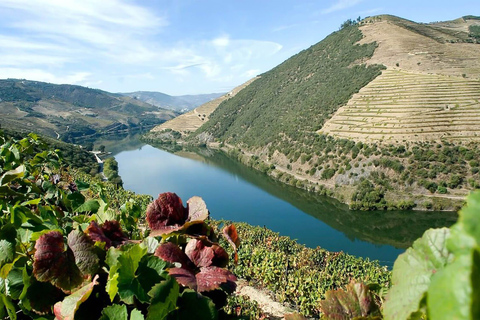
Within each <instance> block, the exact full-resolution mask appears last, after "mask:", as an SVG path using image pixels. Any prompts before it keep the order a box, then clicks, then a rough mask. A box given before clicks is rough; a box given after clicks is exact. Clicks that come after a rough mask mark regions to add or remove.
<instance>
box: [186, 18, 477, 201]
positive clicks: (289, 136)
mask: <svg viewBox="0 0 480 320" xmlns="http://www.w3.org/2000/svg"><path fill="white" fill-rule="evenodd" d="M350 22H352V23H349V24H344V25H343V26H346V27H343V28H342V29H341V30H339V31H337V32H334V33H332V34H331V35H329V36H328V37H326V38H325V39H324V40H322V41H321V42H319V43H317V44H315V45H313V46H312V47H310V48H308V49H306V50H304V51H302V52H300V53H298V54H297V55H295V56H293V57H291V58H290V59H288V60H286V61H285V62H284V63H282V64H280V65H279V66H277V67H275V68H274V69H272V70H270V71H268V72H266V73H264V74H262V75H260V77H259V78H258V79H257V80H256V81H254V82H252V83H251V84H250V85H249V86H247V87H245V88H244V89H242V90H241V91H240V92H238V94H237V95H236V96H234V97H232V98H231V99H228V100H226V101H224V102H222V103H221V104H220V105H219V107H218V108H217V109H216V110H215V111H214V112H213V113H212V114H211V115H210V117H209V119H208V121H206V122H205V124H204V125H203V126H202V127H200V128H199V129H198V130H197V131H196V132H195V133H194V134H192V135H190V136H189V137H188V138H187V141H189V142H190V143H196V144H204V143H206V144H208V145H210V146H216V147H222V148H224V149H226V150H227V151H229V153H230V155H231V156H232V157H235V158H238V159H239V160H240V161H242V162H244V163H246V164H247V165H250V166H252V167H254V168H257V169H259V170H261V171H264V172H266V173H268V174H270V175H272V176H274V177H276V178H277V179H278V180H281V181H283V182H286V183H288V184H292V185H295V186H297V187H300V188H305V189H309V190H315V191H316V192H320V193H322V194H329V195H333V196H334V197H336V198H338V199H340V200H342V201H344V202H347V203H350V205H351V207H352V208H356V209H386V208H389V209H391V208H399V209H406V208H412V207H416V208H427V209H428V208H432V207H433V206H435V209H450V210H454V209H456V208H458V207H459V206H460V204H461V202H462V201H463V199H464V197H465V195H466V194H467V193H468V191H469V190H471V189H473V188H477V186H480V177H479V175H478V172H479V164H478V162H477V161H476V159H478V158H479V157H480V150H479V148H478V141H480V135H477V134H476V131H477V129H476V127H478V124H477V120H479V121H480V118H478V117H477V114H478V112H479V110H480V104H479V101H480V93H479V92H478V90H476V89H477V88H478V86H479V85H480V82H479V80H478V79H480V45H479V44H476V43H475V42H476V40H475V37H474V34H472V30H474V31H475V30H476V26H478V25H479V23H480V22H479V21H478V20H477V19H473V18H471V17H464V18H460V19H457V20H454V21H447V22H436V23H431V24H420V23H415V22H413V21H409V20H405V19H401V18H398V17H394V16H389V15H384V16H377V17H371V18H366V19H364V20H362V21H360V22H358V23H356V22H355V21H350ZM392 75H394V76H395V77H392ZM377 79H378V80H377ZM439 81H440V82H441V83H440V84H439V85H436V84H435V83H436V82H439ZM446 86H447V87H448V88H447V87H446ZM449 86H457V87H458V90H455V89H453V87H452V88H450V87H449ZM449 88H450V89H449ZM394 89H395V90H394ZM365 90H368V91H365ZM459 94H461V95H459ZM359 108H360V109H359ZM448 117H449V119H447V118H448ZM350 118H351V119H350ZM439 119H441V121H440V120H439ZM353 120H354V121H353ZM422 123H423V124H425V126H422ZM385 130H387V131H388V134H386V133H385V132H387V131H385ZM433 204H434V205H433Z"/></svg>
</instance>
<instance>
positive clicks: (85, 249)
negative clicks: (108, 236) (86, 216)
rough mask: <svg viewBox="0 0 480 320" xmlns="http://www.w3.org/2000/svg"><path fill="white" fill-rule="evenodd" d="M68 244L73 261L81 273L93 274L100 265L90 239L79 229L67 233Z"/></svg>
mask: <svg viewBox="0 0 480 320" xmlns="http://www.w3.org/2000/svg"><path fill="white" fill-rule="evenodd" d="M68 246H69V247H70V248H71V249H72V252H73V255H74V257H75V262H76V264H77V266H78V268H79V269H80V271H81V272H82V274H83V275H93V274H95V273H96V272H97V270H98V268H99V265H100V258H99V257H98V255H97V254H96V252H95V251H96V250H95V246H94V244H93V242H92V240H91V239H90V238H89V237H88V236H87V235H85V234H84V233H83V232H81V231H79V230H73V231H72V232H70V234H69V235H68Z"/></svg>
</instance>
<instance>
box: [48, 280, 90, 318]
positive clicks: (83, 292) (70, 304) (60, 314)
mask: <svg viewBox="0 0 480 320" xmlns="http://www.w3.org/2000/svg"><path fill="white" fill-rule="evenodd" d="M97 280H98V275H96V276H95V278H93V281H92V282H91V283H89V284H87V285H85V286H83V287H82V288H80V289H78V290H77V291H75V292H74V293H72V294H71V295H69V296H67V297H66V298H65V299H63V301H61V302H57V303H56V304H55V306H54V307H53V312H54V314H55V317H56V319H58V320H73V319H74V317H75V313H76V312H77V310H78V308H79V307H80V305H81V304H82V303H83V302H85V301H86V300H87V299H88V297H90V294H91V293H92V291H93V287H94V286H95V285H97V284H98V282H97Z"/></svg>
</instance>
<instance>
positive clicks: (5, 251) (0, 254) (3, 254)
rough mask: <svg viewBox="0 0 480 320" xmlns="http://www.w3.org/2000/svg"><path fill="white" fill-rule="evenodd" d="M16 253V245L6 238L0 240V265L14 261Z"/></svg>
mask: <svg viewBox="0 0 480 320" xmlns="http://www.w3.org/2000/svg"><path fill="white" fill-rule="evenodd" d="M14 254H15V246H14V245H13V244H12V243H11V242H9V241H7V240H5V239H2V240H0V267H3V266H4V265H5V264H7V263H9V262H12V261H13V256H14Z"/></svg>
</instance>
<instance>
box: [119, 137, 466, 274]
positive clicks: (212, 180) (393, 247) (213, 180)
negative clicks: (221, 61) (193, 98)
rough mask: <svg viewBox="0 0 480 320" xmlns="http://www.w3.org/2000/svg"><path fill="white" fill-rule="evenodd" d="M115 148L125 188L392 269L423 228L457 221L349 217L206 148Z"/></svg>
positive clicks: (422, 216) (393, 215)
mask: <svg viewBox="0 0 480 320" xmlns="http://www.w3.org/2000/svg"><path fill="white" fill-rule="evenodd" d="M116 147H117V150H115V152H118V153H116V154H115V158H116V160H117V161H118V164H119V174H120V176H121V177H122V179H123V182H124V188H125V189H128V190H132V191H134V192H136V193H142V194H150V195H152V196H154V197H155V198H156V197H157V196H158V194H159V193H162V192H167V191H170V192H175V193H176V194H177V195H179V196H180V197H181V198H182V200H183V201H184V203H185V202H186V201H187V200H188V199H189V198H190V197H192V196H195V195H196V196H200V197H202V198H203V199H204V200H205V202H206V204H207V207H208V209H209V210H210V214H211V216H212V217H213V218H214V219H227V220H232V221H243V222H247V223H249V224H252V225H259V226H265V227H267V228H269V229H272V230H274V231H276V232H279V233H280V234H281V235H285V236H289V237H291V238H293V239H297V240H298V242H300V243H302V244H305V245H306V246H309V247H316V246H320V247H322V248H325V249H327V250H331V251H344V252H347V253H350V254H352V255H355V256H360V257H365V258H370V259H373V260H379V261H380V263H381V264H383V265H387V266H389V267H391V266H392V265H393V262H394V261H395V259H396V258H397V256H398V255H399V254H400V253H402V252H403V251H404V250H405V249H406V248H407V247H409V246H410V245H411V244H412V242H413V241H414V240H415V239H417V238H418V237H420V236H421V235H422V234H423V232H424V231H425V230H426V229H428V228H431V227H442V226H450V225H451V224H453V223H454V222H455V221H456V218H457V215H456V214H455V213H448V212H415V211H381V212H361V211H351V210H348V206H346V205H344V204H341V203H340V202H338V201H336V200H334V199H331V198H328V197H322V196H318V195H315V194H312V193H309V192H307V191H304V190H299V189H296V188H294V187H290V186H286V185H284V184H281V183H279V182H276V181H274V180H273V179H271V178H270V177H268V176H267V175H265V174H262V173H260V172H257V171H255V170H252V169H250V168H247V167H245V166H244V165H242V164H240V163H238V162H236V161H233V160H231V159H230V158H228V157H227V156H226V155H225V154H223V153H221V152H214V151H210V150H207V149H199V151H197V152H184V151H182V152H179V153H178V154H172V153H169V152H166V151H163V150H160V149H156V148H154V147H152V146H149V145H141V144H136V145H133V146H132V144H131V143H130V144H129V145H128V148H127V149H128V150H126V151H120V150H119V145H116Z"/></svg>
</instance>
